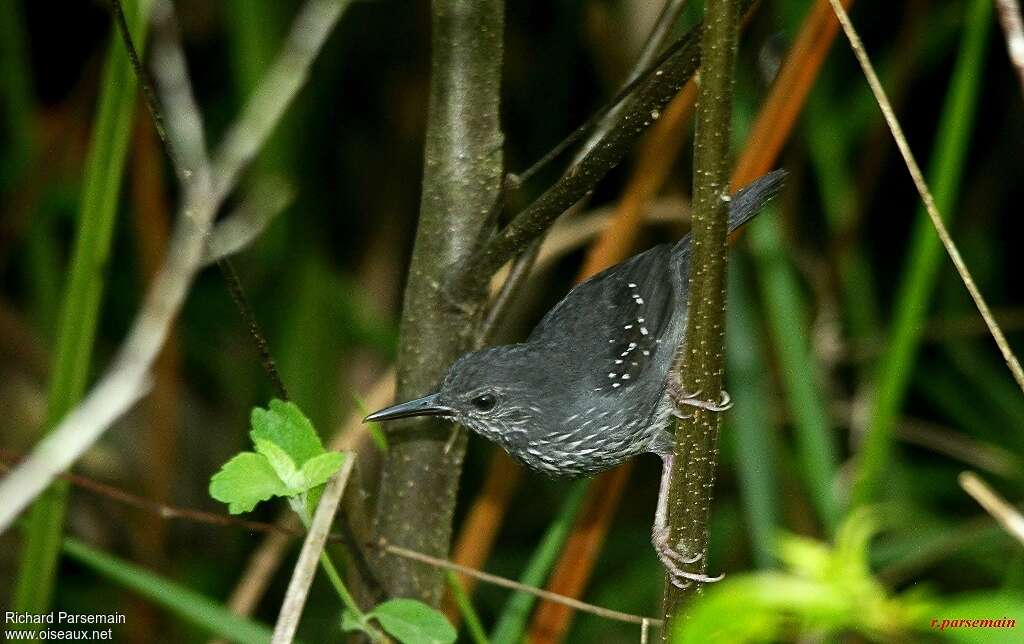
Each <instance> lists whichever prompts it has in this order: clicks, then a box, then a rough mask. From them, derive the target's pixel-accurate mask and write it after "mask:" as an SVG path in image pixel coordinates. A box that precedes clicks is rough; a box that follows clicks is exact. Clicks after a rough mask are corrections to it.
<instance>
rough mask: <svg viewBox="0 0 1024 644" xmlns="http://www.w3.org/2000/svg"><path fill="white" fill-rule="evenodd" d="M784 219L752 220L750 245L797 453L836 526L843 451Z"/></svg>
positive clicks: (825, 515)
mask: <svg viewBox="0 0 1024 644" xmlns="http://www.w3.org/2000/svg"><path fill="white" fill-rule="evenodd" d="M779 226H780V220H779V218H778V215H777V214H771V213H766V214H765V215H764V216H762V217H760V218H759V219H758V220H757V221H754V222H753V223H752V224H751V225H750V235H749V236H750V248H751V251H752V254H753V257H754V264H755V267H756V273H757V275H758V277H759V278H760V281H761V290H762V293H763V298H762V299H763V300H764V306H765V315H766V317H767V319H768V325H769V328H770V329H771V339H772V342H773V344H774V345H775V351H776V353H777V355H778V358H779V363H780V365H781V367H782V374H781V375H782V384H783V388H784V390H785V394H786V404H787V405H788V407H789V410H790V413H791V414H792V416H793V422H794V427H795V430H796V441H797V445H796V453H797V459H798V461H799V463H800V469H801V473H802V477H803V480H804V481H805V482H806V484H807V487H808V491H809V493H810V497H811V500H812V502H813V503H814V507H815V510H816V511H817V513H818V516H819V518H820V519H821V521H822V523H823V524H824V525H825V526H826V527H828V528H829V530H831V529H833V528H835V527H836V526H837V524H838V522H839V515H840V507H839V499H838V497H837V495H836V490H835V484H834V481H835V474H836V470H837V468H838V455H837V450H836V445H835V437H834V436H833V431H832V424H831V420H830V418H829V415H828V411H827V407H826V399H825V395H824V393H823V392H822V391H821V388H820V382H821V381H820V379H819V378H818V374H820V373H821V371H820V368H819V366H818V364H817V363H816V362H815V359H814V356H813V354H812V352H811V340H810V337H809V335H808V333H807V328H808V316H807V313H806V311H807V305H806V303H805V302H804V297H803V294H802V292H801V289H800V285H799V283H798V280H797V276H796V272H795V270H794V269H793V267H792V266H791V265H790V263H789V260H788V259H787V258H786V252H785V249H784V248H783V244H782V237H781V235H780V233H779Z"/></svg>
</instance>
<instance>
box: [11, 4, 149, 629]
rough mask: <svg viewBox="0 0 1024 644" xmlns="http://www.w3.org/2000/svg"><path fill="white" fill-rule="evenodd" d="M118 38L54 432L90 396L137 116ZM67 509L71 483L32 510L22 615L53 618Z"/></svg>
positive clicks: (75, 273) (51, 417)
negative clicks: (117, 216)
mask: <svg viewBox="0 0 1024 644" xmlns="http://www.w3.org/2000/svg"><path fill="white" fill-rule="evenodd" d="M149 6H150V2H149V0H139V1H138V2H135V1H130V2H126V3H125V17H126V19H127V20H128V24H129V27H130V28H131V31H132V34H133V35H134V38H135V42H136V46H138V47H142V45H143V40H144V35H145V27H146V17H147V16H148V15H149ZM111 37H112V39H113V40H112V42H111V45H110V48H109V50H108V52H107V59H106V64H105V66H104V71H103V79H102V85H101V92H100V104H99V110H98V113H97V116H96V123H95V126H94V129H93V134H92V142H91V144H90V146H89V152H88V157H87V158H86V163H85V178H84V180H83V184H82V198H81V203H80V210H79V220H78V233H77V236H76V238H75V247H74V251H73V256H72V260H71V277H70V279H69V281H68V284H67V287H66V289H65V291H64V301H63V304H62V314H61V321H60V329H59V331H58V338H57V350H56V352H55V364H54V369H53V377H52V380H51V382H50V390H49V397H48V400H47V413H46V426H47V428H49V427H52V426H53V425H54V424H56V423H57V421H59V420H60V419H61V418H62V417H63V416H64V415H65V414H66V413H67V412H68V410H70V409H71V408H72V407H73V406H74V405H75V403H77V402H78V401H79V399H81V397H82V394H83V392H84V391H85V386H86V382H87V380H88V376H89V368H90V363H91V361H92V348H93V341H94V339H95V336H96V321H97V318H98V314H99V306H100V301H101V299H102V295H103V287H104V280H103V268H104V266H105V265H106V263H107V259H108V257H109V254H110V239H111V236H112V234H113V229H114V218H115V214H116V212H117V204H118V199H119V196H120V191H121V179H122V176H123V168H124V160H125V154H126V151H127V148H128V140H129V138H130V137H131V131H132V124H133V120H134V115H135V99H136V91H135V90H136V82H135V75H134V73H133V71H132V68H131V65H130V64H129V61H128V55H127V53H126V52H125V49H124V45H123V44H122V43H121V42H120V41H119V40H118V37H117V33H116V32H113V33H112V35H111ZM66 506H67V484H66V483H63V482H60V483H57V484H54V485H53V486H52V487H51V488H50V489H49V490H48V491H47V492H45V493H44V494H43V495H41V496H40V498H39V499H38V500H37V501H36V503H35V504H34V505H33V506H32V508H31V509H30V511H29V519H28V524H27V528H26V530H25V532H24V533H23V534H24V538H23V543H24V546H23V552H22V555H21V563H20V570H19V573H18V580H17V585H16V587H15V594H14V607H15V610H19V611H28V612H31V613H45V612H47V610H48V609H49V605H50V600H51V598H52V595H53V586H54V578H55V575H56V569H57V560H58V558H59V556H60V543H61V533H62V531H63V526H64V514H65V511H66Z"/></svg>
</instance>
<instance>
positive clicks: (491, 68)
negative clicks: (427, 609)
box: [375, 0, 504, 604]
mask: <svg viewBox="0 0 1024 644" xmlns="http://www.w3.org/2000/svg"><path fill="white" fill-rule="evenodd" d="M432 10H433V25H432V26H433V36H432V43H431V45H432V54H431V56H432V60H431V80H430V105H429V113H428V120H427V136H426V149H425V151H424V175H423V194H422V199H421V203H420V221H419V229H418V230H417V233H416V243H415V249H414V251H413V257H412V264H411V266H410V269H409V281H408V283H407V285H406V291H405V302H404V309H403V311H404V313H403V319H402V324H401V339H400V342H399V353H398V390H397V397H398V399H400V400H405V399H409V398H414V397H416V396H420V395H423V394H427V393H429V392H430V391H431V390H432V389H433V388H435V387H436V386H437V385H438V383H439V381H440V380H441V378H442V377H443V375H444V370H445V369H446V368H447V367H448V365H450V364H451V363H452V361H454V360H455V358H457V357H458V356H459V354H460V353H462V352H463V351H465V350H466V349H468V348H470V347H471V344H472V335H471V333H472V331H473V329H474V328H475V327H476V322H477V320H476V315H475V314H473V313H470V312H469V310H468V309H473V310H479V309H480V308H481V307H480V306H470V307H455V306H453V305H452V304H451V303H450V302H449V301H448V299H447V298H446V297H445V295H444V292H443V290H442V288H441V284H443V283H445V282H446V280H447V279H448V277H449V271H450V270H452V267H454V266H457V265H461V264H462V263H463V262H464V261H465V259H466V258H467V257H468V256H469V255H470V254H471V253H472V252H473V251H475V250H477V249H478V248H479V246H480V244H481V242H482V240H483V239H484V237H485V236H486V234H488V233H490V232H491V231H490V230H489V226H490V225H492V221H491V219H492V218H490V217H488V215H489V213H491V211H492V208H493V206H494V205H495V203H497V200H498V198H499V194H500V191H501V182H502V176H503V164H502V135H501V129H500V121H499V101H500V93H501V92H500V90H501V66H502V65H501V63H502V46H503V35H504V34H503V31H504V6H503V3H502V0H477V1H471V0H434V3H433V9H432ZM485 296H486V293H485V292H484V291H482V290H481V291H480V292H478V293H474V294H472V295H471V298H470V300H471V302H470V304H480V303H482V302H483V301H484V297H485ZM450 432H451V426H450V425H449V424H448V423H446V422H439V421H434V420H431V419H420V420H415V421H411V422H407V423H403V424H401V425H398V426H397V427H396V428H395V429H393V430H391V436H390V439H389V442H390V445H391V447H390V449H389V450H388V454H387V457H386V459H385V462H384V465H383V469H382V474H381V487H380V493H379V501H378V506H377V513H376V520H375V529H376V533H377V536H378V537H380V538H382V539H384V540H386V541H387V542H388V543H393V544H396V545H399V546H405V547H408V548H412V549H414V550H418V551H420V552H425V553H428V554H431V555H436V556H445V555H446V554H447V550H448V543H449V540H450V537H451V524H452V513H453V510H454V507H455V492H456V489H457V486H458V478H459V472H460V469H461V465H462V457H463V453H464V451H465V437H464V435H463V436H460V437H459V439H458V440H456V441H455V442H454V444H453V445H452V448H451V449H449V450H445V444H446V442H447V440H448V436H449V433H450ZM379 570H380V574H381V580H382V582H383V583H384V584H385V586H386V587H387V589H388V591H389V592H390V593H391V594H393V595H401V596H407V597H415V598H418V599H422V600H424V601H427V602H430V603H433V604H437V603H439V602H440V599H441V592H442V590H443V582H444V579H443V576H442V574H441V573H440V571H438V570H436V569H432V568H431V567H429V566H426V565H424V564H422V563H418V562H412V561H408V560H404V559H399V558H397V557H391V556H388V555H386V554H382V555H381V560H380V568H379Z"/></svg>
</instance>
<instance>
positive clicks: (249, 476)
mask: <svg viewBox="0 0 1024 644" xmlns="http://www.w3.org/2000/svg"><path fill="white" fill-rule="evenodd" d="M289 494H290V490H289V489H288V487H287V486H286V485H285V484H284V483H283V482H282V481H281V479H280V478H278V477H277V474H276V473H275V472H274V468H272V467H271V466H270V462H269V461H267V459H266V457H265V456H263V455H261V454H253V453H252V452H242V453H241V454H237V455H235V457H234V458H233V459H231V460H230V461H228V462H227V463H225V464H224V465H223V466H222V467H221V468H220V471H219V472H217V473H216V474H214V475H213V478H212V479H210V496H212V497H213V498H215V499H217V500H218V501H223V502H224V503H227V504H228V512H230V513H231V514H241V513H242V512H249V511H250V510H252V509H253V508H254V507H256V504H257V503H259V502H260V501H266V500H267V499H269V498H271V497H274V496H288V495H289Z"/></svg>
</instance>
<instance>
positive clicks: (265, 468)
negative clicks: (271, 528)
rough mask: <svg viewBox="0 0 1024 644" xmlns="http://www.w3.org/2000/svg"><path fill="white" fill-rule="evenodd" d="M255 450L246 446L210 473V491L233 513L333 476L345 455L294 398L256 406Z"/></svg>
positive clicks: (301, 490) (311, 487)
mask: <svg viewBox="0 0 1024 644" xmlns="http://www.w3.org/2000/svg"><path fill="white" fill-rule="evenodd" d="M249 437H250V438H252V441H253V444H254V445H255V446H256V451H255V452H242V453H241V454H238V455H236V456H235V457H234V458H232V459H231V460H230V461H228V462H227V463H225V464H224V465H223V466H222V467H221V468H220V471H219V472H217V473H216V474H214V475H213V478H211V479H210V496H212V497H213V498H215V499H217V500H218V501H223V502H224V503H227V504H228V511H229V512H231V514H240V513H242V512H249V511H250V510H252V509H253V508H254V507H255V506H256V504H257V503H259V502H260V501H266V500H267V499H270V498H271V497H275V496H285V497H293V496H296V495H299V494H303V493H306V492H309V491H310V490H314V489H315V488H317V487H319V486H321V485H323V484H324V483H326V482H327V480H328V479H330V478H331V476H333V475H334V473H335V472H337V471H338V469H339V468H340V467H341V464H342V462H343V461H344V460H345V456H344V455H343V454H340V453H338V452H328V451H326V450H324V446H323V444H322V443H321V442H320V437H319V436H317V434H316V430H314V429H313V424H312V423H311V422H309V419H308V418H306V416H305V414H303V413H302V410H300V409H299V408H298V406H297V405H295V404H294V403H291V402H284V401H281V400H276V399H275V400H271V401H270V408H269V409H260V408H259V407H257V408H255V409H253V412H252V431H251V432H249Z"/></svg>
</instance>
